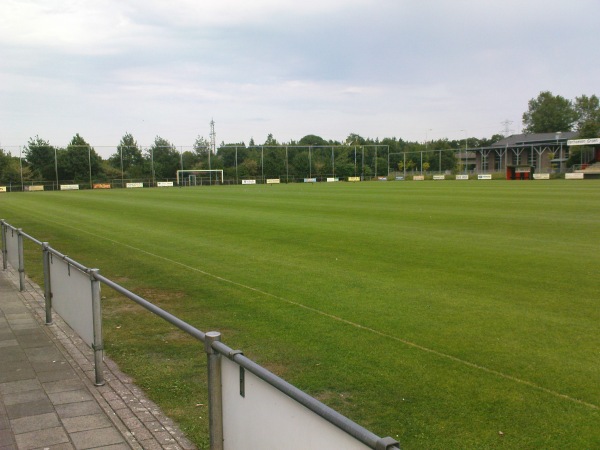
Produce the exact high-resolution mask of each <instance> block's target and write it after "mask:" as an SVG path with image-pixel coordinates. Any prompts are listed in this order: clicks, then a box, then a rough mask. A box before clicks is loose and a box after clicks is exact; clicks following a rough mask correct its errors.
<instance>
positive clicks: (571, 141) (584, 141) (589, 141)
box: [567, 138, 600, 146]
mask: <svg viewBox="0 0 600 450" xmlns="http://www.w3.org/2000/svg"><path fill="white" fill-rule="evenodd" d="M567 145H568V146H572V145H600V138H592V139H569V140H568V141H567Z"/></svg>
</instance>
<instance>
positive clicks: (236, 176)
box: [235, 145, 238, 184]
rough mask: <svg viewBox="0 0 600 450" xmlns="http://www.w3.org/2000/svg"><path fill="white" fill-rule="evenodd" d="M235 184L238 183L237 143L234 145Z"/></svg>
mask: <svg viewBox="0 0 600 450" xmlns="http://www.w3.org/2000/svg"><path fill="white" fill-rule="evenodd" d="M235 184H238V161H237V145H236V146H235Z"/></svg>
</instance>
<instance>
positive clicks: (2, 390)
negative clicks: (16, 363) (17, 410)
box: [0, 378, 42, 394]
mask: <svg viewBox="0 0 600 450" xmlns="http://www.w3.org/2000/svg"><path fill="white" fill-rule="evenodd" d="M41 387H42V385H41V383H40V382H39V381H38V380H37V379H36V378H31V379H29V380H17V381H10V382H8V383H0V394H16V393H17V392H26V391H33V390H36V389H40V388H41Z"/></svg>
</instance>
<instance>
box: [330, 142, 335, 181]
mask: <svg viewBox="0 0 600 450" xmlns="http://www.w3.org/2000/svg"><path fill="white" fill-rule="evenodd" d="M331 170H333V178H335V153H334V151H333V145H332V146H331Z"/></svg>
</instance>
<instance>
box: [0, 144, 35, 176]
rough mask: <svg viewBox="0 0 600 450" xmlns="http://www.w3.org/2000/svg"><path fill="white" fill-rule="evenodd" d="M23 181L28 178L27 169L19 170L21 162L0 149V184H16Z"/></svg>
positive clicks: (16, 157)
mask: <svg viewBox="0 0 600 450" xmlns="http://www.w3.org/2000/svg"><path fill="white" fill-rule="evenodd" d="M21 173H22V174H23V179H24V180H27V179H29V177H30V171H29V168H28V167H23V168H21V162H20V161H19V157H18V156H12V155H11V154H10V153H7V152H5V151H4V150H3V149H2V148H0V184H9V183H12V184H16V183H18V182H19V181H20V180H21Z"/></svg>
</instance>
